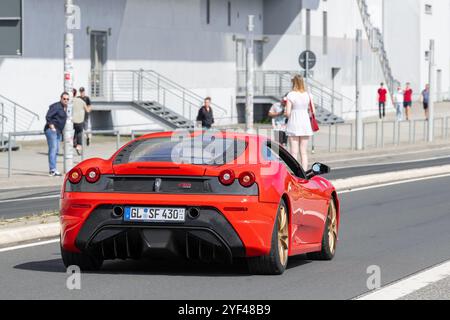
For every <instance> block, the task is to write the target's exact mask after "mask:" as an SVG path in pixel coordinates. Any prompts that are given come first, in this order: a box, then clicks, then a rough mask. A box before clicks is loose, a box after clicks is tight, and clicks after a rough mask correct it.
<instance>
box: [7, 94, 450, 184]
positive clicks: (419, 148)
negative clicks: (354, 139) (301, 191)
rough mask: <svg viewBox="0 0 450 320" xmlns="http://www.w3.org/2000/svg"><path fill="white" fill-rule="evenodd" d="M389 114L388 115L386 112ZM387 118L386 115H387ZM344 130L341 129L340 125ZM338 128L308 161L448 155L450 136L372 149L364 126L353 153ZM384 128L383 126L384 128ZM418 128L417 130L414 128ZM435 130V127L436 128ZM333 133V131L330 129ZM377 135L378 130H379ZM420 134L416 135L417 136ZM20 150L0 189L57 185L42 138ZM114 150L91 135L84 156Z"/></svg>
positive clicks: (110, 142) (442, 107)
mask: <svg viewBox="0 0 450 320" xmlns="http://www.w3.org/2000/svg"><path fill="white" fill-rule="evenodd" d="M413 110H414V112H413V118H414V119H419V118H420V114H421V112H422V110H421V109H419V106H417V105H416V106H415V107H414V108H413ZM447 110H448V111H447ZM436 114H437V116H438V117H442V116H443V115H449V116H450V103H442V104H439V105H438V106H437V108H436ZM389 117H392V115H389ZM388 119H390V118H388ZM344 129H345V128H344ZM344 129H342V128H341V129H340V133H339V135H338V142H339V149H338V151H339V152H334V140H335V138H334V135H332V140H333V142H332V143H333V145H332V150H333V152H331V153H330V152H329V151H328V138H329V135H328V133H327V131H326V130H327V128H324V129H323V130H322V132H321V134H320V135H318V136H316V152H315V154H312V155H311V159H310V160H311V161H310V162H311V163H312V162H315V161H320V162H324V163H329V164H331V165H333V166H335V167H342V166H344V165H349V162H350V161H351V164H354V165H363V164H370V163H374V164H377V163H378V164H380V163H386V162H389V161H405V160H413V159H426V158H431V157H442V156H445V155H449V154H450V139H449V138H446V139H442V138H439V139H437V141H436V142H435V143H433V144H427V143H425V142H424V141H421V140H420V139H418V138H417V139H416V144H413V145H411V144H408V143H407V141H404V139H402V144H401V145H400V146H397V145H394V144H392V143H389V141H388V140H389V137H388V133H387V131H386V134H385V137H384V138H385V146H384V148H378V149H376V148H372V147H373V143H372V145H371V143H369V142H370V141H373V140H374V138H375V129H374V128H372V129H367V130H366V135H367V143H366V145H367V150H364V151H360V152H355V151H352V150H351V149H350V133H349V131H348V132H346V131H345V130H344ZM386 130H387V129H386ZM418 130H419V129H418ZM438 132H439V130H438ZM332 133H333V134H334V132H332ZM379 136H380V132H379ZM419 136H420V133H418V134H417V137H419ZM129 140H130V137H122V139H121V144H124V143H127V142H128V141H129ZM20 144H21V146H22V148H21V150H20V151H17V152H13V153H12V164H13V165H12V168H13V176H12V178H8V177H7V174H8V171H7V168H8V167H7V166H8V154H7V153H0V189H3V190H4V189H12V188H25V187H37V186H58V185H61V183H62V181H63V178H54V177H48V174H47V172H48V164H47V163H48V162H47V157H48V156H47V145H46V142H45V140H39V141H26V142H20ZM115 150H116V141H115V137H103V136H95V137H94V139H93V143H92V144H91V146H90V147H88V148H87V150H86V155H85V158H92V157H100V158H109V157H110V156H111V155H112V154H113V152H114V151H115ZM62 161H63V159H62V156H60V157H58V168H59V170H60V171H63V162H62ZM80 161H81V158H80V157H79V156H77V155H76V154H75V158H74V162H75V163H78V162H80Z"/></svg>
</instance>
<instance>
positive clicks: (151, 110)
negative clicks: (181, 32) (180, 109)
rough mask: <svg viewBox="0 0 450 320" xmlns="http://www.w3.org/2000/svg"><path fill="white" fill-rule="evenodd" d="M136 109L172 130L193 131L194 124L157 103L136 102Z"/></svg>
mask: <svg viewBox="0 0 450 320" xmlns="http://www.w3.org/2000/svg"><path fill="white" fill-rule="evenodd" d="M133 104H134V105H135V107H136V108H137V109H139V110H140V111H141V112H143V113H145V114H147V115H148V116H149V117H151V118H153V120H155V121H156V122H158V123H160V124H163V125H165V126H166V127H168V128H170V129H192V128H193V127H194V123H193V122H192V121H190V120H188V119H186V118H185V117H183V116H181V115H179V114H177V113H175V112H173V111H172V110H170V109H168V108H166V107H165V106H164V105H162V104H159V103H158V102H156V101H136V102H133Z"/></svg>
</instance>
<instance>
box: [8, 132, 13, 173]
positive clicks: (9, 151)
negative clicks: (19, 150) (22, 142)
mask: <svg viewBox="0 0 450 320" xmlns="http://www.w3.org/2000/svg"><path fill="white" fill-rule="evenodd" d="M11 141H12V136H11V132H10V133H9V134H8V178H11V174H12V168H11V163H12V161H11V156H12V152H11V151H12V150H11V149H12V143H11Z"/></svg>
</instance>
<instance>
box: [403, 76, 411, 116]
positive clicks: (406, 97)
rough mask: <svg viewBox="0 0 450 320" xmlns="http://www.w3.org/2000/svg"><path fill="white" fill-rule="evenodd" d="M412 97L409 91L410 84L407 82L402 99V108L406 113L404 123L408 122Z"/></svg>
mask: <svg viewBox="0 0 450 320" xmlns="http://www.w3.org/2000/svg"><path fill="white" fill-rule="evenodd" d="M412 95H413V91H412V89H411V84H410V83H409V82H407V83H406V89H405V91H404V99H403V106H404V107H405V112H406V121H409V114H410V112H411V107H412Z"/></svg>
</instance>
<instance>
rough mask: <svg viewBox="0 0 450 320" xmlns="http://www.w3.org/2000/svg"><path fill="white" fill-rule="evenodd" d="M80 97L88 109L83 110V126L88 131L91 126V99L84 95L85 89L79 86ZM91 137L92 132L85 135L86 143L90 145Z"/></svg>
mask: <svg viewBox="0 0 450 320" xmlns="http://www.w3.org/2000/svg"><path fill="white" fill-rule="evenodd" d="M80 98H81V99H82V100H83V101H84V102H85V103H86V105H87V109H88V111H87V112H85V114H84V125H83V128H84V130H85V131H90V130H91V129H92V128H91V127H92V126H91V111H92V107H91V99H90V98H89V97H88V96H87V95H86V90H85V89H84V88H83V87H81V88H80ZM91 137H92V134H90V133H89V134H88V135H87V137H86V144H87V145H90V144H91Z"/></svg>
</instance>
